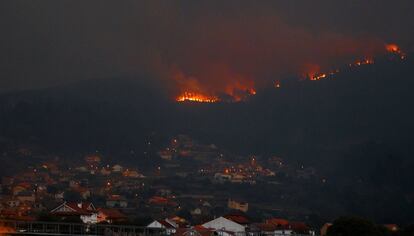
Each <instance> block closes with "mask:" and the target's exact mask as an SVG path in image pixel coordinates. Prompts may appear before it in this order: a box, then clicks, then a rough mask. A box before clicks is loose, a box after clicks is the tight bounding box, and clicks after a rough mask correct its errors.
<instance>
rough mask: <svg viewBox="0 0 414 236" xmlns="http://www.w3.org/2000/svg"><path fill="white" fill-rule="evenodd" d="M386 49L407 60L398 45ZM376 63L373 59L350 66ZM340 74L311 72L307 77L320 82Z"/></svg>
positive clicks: (388, 46)
mask: <svg viewBox="0 0 414 236" xmlns="http://www.w3.org/2000/svg"><path fill="white" fill-rule="evenodd" d="M385 49H386V51H387V52H388V53H392V54H395V55H397V56H399V58H400V59H401V60H404V59H405V57H406V56H405V53H404V52H403V51H401V49H400V48H399V47H398V45H396V44H387V45H385ZM374 63H375V61H374V59H373V58H365V59H363V60H358V61H355V62H353V63H350V64H348V66H349V67H358V66H364V65H371V64H374ZM338 72H339V69H336V70H333V71H330V72H315V71H314V72H309V73H307V77H308V78H309V80H311V81H318V80H321V79H326V78H328V77H330V76H333V75H335V74H337V73H338Z"/></svg>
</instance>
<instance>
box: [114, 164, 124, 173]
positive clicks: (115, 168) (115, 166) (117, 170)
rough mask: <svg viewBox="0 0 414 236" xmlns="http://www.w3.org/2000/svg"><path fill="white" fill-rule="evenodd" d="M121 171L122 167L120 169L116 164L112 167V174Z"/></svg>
mask: <svg viewBox="0 0 414 236" xmlns="http://www.w3.org/2000/svg"><path fill="white" fill-rule="evenodd" d="M123 170H124V167H122V166H121V165H119V164H116V165H114V166H112V171H113V172H122V171H123Z"/></svg>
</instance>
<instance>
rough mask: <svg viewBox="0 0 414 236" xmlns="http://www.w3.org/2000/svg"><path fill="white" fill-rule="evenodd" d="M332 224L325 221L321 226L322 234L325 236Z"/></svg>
mask: <svg viewBox="0 0 414 236" xmlns="http://www.w3.org/2000/svg"><path fill="white" fill-rule="evenodd" d="M331 226H332V223H325V224H324V225H323V226H322V228H321V236H325V235H326V234H327V233H328V229H329V227H331Z"/></svg>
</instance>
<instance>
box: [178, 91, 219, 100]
mask: <svg viewBox="0 0 414 236" xmlns="http://www.w3.org/2000/svg"><path fill="white" fill-rule="evenodd" d="M176 101H177V102H186V101H187V102H204V103H213V102H218V101H219V98H218V97H216V96H208V95H203V94H200V93H192V92H184V93H183V94H181V95H180V96H178V97H177V98H176Z"/></svg>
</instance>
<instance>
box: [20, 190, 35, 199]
mask: <svg viewBox="0 0 414 236" xmlns="http://www.w3.org/2000/svg"><path fill="white" fill-rule="evenodd" d="M16 198H17V199H18V200H19V201H20V202H35V201H36V196H35V194H34V193H33V192H32V191H27V190H26V191H22V192H19V193H18V194H17V195H16Z"/></svg>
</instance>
